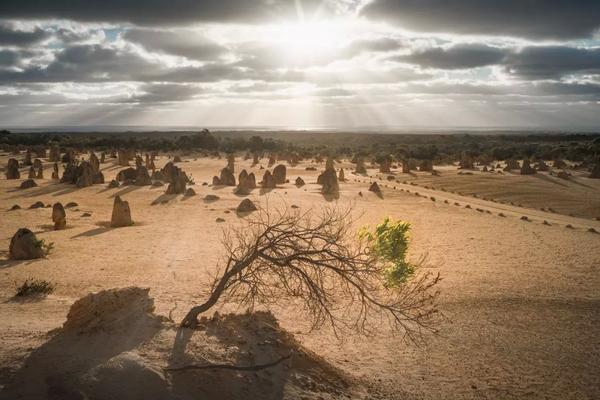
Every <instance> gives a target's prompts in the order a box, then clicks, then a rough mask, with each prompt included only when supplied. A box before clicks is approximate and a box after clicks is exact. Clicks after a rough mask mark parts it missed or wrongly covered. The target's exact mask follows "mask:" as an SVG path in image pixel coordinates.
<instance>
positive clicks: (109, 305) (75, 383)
mask: <svg viewBox="0 0 600 400" xmlns="http://www.w3.org/2000/svg"><path fill="white" fill-rule="evenodd" d="M153 310H154V304H153V299H151V298H150V297H149V296H148V289H141V288H137V287H130V288H124V289H112V290H105V291H102V292H99V293H95V294H90V295H88V296H85V297H83V298H81V299H79V300H78V301H76V302H75V303H74V304H73V306H72V307H71V309H70V311H69V314H68V316H67V321H66V322H65V323H64V326H63V328H62V329H59V330H57V331H55V332H53V336H52V337H51V338H50V340H48V341H47V342H46V343H45V344H44V345H42V346H41V347H40V348H38V349H36V350H34V351H33V352H32V353H31V355H30V356H29V358H28V359H27V360H26V361H25V364H24V365H23V366H22V368H21V369H20V370H18V371H17V372H16V374H15V375H14V376H13V379H12V382H11V383H10V384H9V385H7V386H6V387H4V388H3V389H2V391H1V392H0V398H48V399H97V400H102V399H145V400H152V399H190V400H191V399H217V398H218V399H251V398H260V399H282V398H287V399H297V398H323V399H342V398H344V399H346V398H354V397H360V398H363V397H364V396H365V395H366V393H365V392H363V391H362V390H360V392H359V388H358V386H357V385H356V384H355V383H353V381H352V379H350V378H349V377H348V376H347V375H345V374H344V373H343V372H341V371H340V370H338V369H337V368H335V367H334V366H332V365H330V364H329V363H327V362H326V361H325V360H324V359H322V358H321V357H319V356H317V355H316V354H314V353H313V352H311V351H309V350H307V349H305V348H304V347H303V346H302V345H300V344H299V343H298V342H297V341H296V340H295V339H294V338H293V336H292V335H291V334H289V333H287V332H286V331H285V330H283V329H282V328H281V327H280V326H279V324H278V323H277V320H276V319H275V317H274V316H273V315H272V314H271V313H268V312H254V313H247V314H228V315H224V316H221V315H219V314H218V313H215V315H214V316H213V317H211V318H208V319H207V318H203V319H202V320H201V321H200V324H199V327H198V329H196V330H195V331H192V330H189V329H178V328H177V325H176V324H174V323H172V322H170V321H168V320H167V319H166V318H164V317H159V316H157V315H155V314H154V313H153Z"/></svg>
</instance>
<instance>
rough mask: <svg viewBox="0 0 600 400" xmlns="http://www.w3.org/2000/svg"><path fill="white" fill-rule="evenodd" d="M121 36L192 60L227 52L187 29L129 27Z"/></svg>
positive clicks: (149, 49) (212, 57) (213, 56)
mask: <svg viewBox="0 0 600 400" xmlns="http://www.w3.org/2000/svg"><path fill="white" fill-rule="evenodd" d="M123 38H124V39H125V40H128V41H130V42H133V43H137V44H140V45H141V46H143V47H144V48H146V49H147V50H148V51H154V52H159V53H164V54H171V55H175V56H180V57H186V58H189V59H194V60H213V59H216V58H218V57H219V56H221V55H223V54H225V53H226V52H227V49H226V48H225V47H223V46H221V45H219V44H217V43H215V42H213V41H211V40H209V39H207V38H204V37H202V36H200V34H198V33H196V32H194V31H188V30H178V31H156V30H149V29H130V30H128V31H126V32H125V33H124V34H123Z"/></svg>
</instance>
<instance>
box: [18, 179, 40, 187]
mask: <svg viewBox="0 0 600 400" xmlns="http://www.w3.org/2000/svg"><path fill="white" fill-rule="evenodd" d="M36 186H37V183H35V181H34V180H33V179H26V180H24V181H23V182H21V185H19V187H20V188H21V189H30V188H33V187H36Z"/></svg>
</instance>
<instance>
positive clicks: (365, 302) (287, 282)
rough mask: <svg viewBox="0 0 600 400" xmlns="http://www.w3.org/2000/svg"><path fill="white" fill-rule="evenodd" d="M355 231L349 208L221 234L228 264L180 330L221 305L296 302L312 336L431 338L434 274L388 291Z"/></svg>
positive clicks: (274, 213) (267, 219)
mask: <svg viewBox="0 0 600 400" xmlns="http://www.w3.org/2000/svg"><path fill="white" fill-rule="evenodd" d="M353 223H354V220H353V218H352V213H351V209H350V208H349V209H345V210H341V209H339V208H337V207H326V208H323V209H322V210H321V212H314V211H313V210H309V211H306V212H299V211H295V210H294V211H288V210H287V209H285V210H267V209H261V210H259V211H258V212H257V213H255V216H253V217H251V218H249V219H248V220H247V222H246V225H245V226H244V227H243V228H238V229H233V230H230V231H227V232H226V233H225V235H224V240H223V246H224V248H225V263H224V265H223V268H222V270H221V271H220V272H219V276H218V277H217V278H216V279H215V280H214V282H213V284H212V290H211V294H210V296H209V298H208V299H207V301H206V302H205V303H204V304H201V305H199V306H196V307H193V308H192V309H191V310H190V311H189V313H188V314H187V315H186V317H185V318H184V320H183V322H182V323H181V325H182V326H183V327H195V326H196V324H197V317H198V315H200V314H202V313H203V312H205V311H207V310H208V309H210V308H211V307H213V306H214V305H215V304H216V303H217V302H218V301H227V302H236V303H239V304H241V305H243V306H247V307H249V308H252V307H254V306H255V305H257V304H261V305H267V306H268V305H270V304H274V303H278V302H282V301H284V300H286V299H295V300H297V301H299V302H301V303H302V306H303V308H304V312H305V314H306V316H307V317H308V318H309V319H310V321H311V323H312V327H313V328H318V327H321V326H323V325H330V326H331V327H332V328H333V330H334V332H335V333H336V335H337V334H338V333H339V332H340V331H341V330H346V329H349V330H351V331H354V332H358V333H362V334H367V335H368V334H371V333H374V332H375V331H376V330H377V328H378V327H380V326H381V323H382V322H386V323H388V324H389V326H390V327H391V328H392V329H393V330H394V331H398V332H401V333H403V334H404V335H405V336H406V337H407V338H408V339H410V340H412V341H415V342H418V341H419V340H420V339H421V338H422V333H424V332H426V331H435V328H436V324H437V322H438V312H437V309H436V299H437V296H438V291H437V290H436V288H435V286H436V284H437V283H438V282H439V280H440V278H439V274H433V273H431V272H428V271H423V270H419V271H418V272H417V273H416V274H415V276H413V277H412V278H411V279H409V280H408V281H407V282H405V283H403V284H401V285H398V286H396V287H393V288H388V287H386V286H385V285H384V281H383V275H384V268H385V264H384V263H383V262H382V260H380V259H379V258H378V256H377V255H376V254H374V252H372V251H369V247H368V245H367V243H366V242H365V241H363V240H361V239H359V238H358V237H357V236H356V235H355V234H353V233H350V229H351V228H352V227H353Z"/></svg>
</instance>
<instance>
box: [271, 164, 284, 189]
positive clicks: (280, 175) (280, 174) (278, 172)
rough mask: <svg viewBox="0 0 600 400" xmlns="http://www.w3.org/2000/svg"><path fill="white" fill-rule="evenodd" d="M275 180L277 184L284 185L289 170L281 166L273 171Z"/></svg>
mask: <svg viewBox="0 0 600 400" xmlns="http://www.w3.org/2000/svg"><path fill="white" fill-rule="evenodd" d="M273 178H275V184H276V185H281V184H284V183H285V181H286V179H287V169H286V168H285V165H283V164H279V165H278V166H276V167H275V168H274V169H273Z"/></svg>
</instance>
